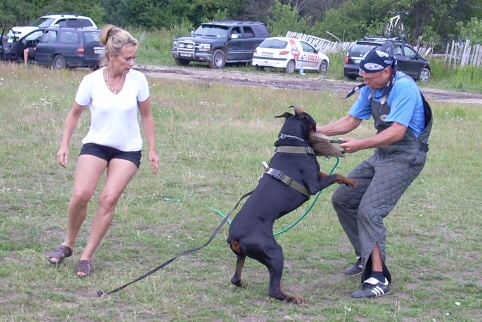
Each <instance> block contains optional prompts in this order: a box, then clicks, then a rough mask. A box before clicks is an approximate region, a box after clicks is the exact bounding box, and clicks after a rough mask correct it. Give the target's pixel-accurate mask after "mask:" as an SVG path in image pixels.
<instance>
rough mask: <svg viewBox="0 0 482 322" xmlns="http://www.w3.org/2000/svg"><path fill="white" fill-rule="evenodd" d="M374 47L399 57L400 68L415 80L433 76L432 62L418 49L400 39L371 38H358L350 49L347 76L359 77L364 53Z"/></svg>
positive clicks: (345, 73) (347, 58) (346, 61)
mask: <svg viewBox="0 0 482 322" xmlns="http://www.w3.org/2000/svg"><path fill="white" fill-rule="evenodd" d="M373 48H379V49H380V50H382V51H385V52H387V53H389V54H391V55H393V56H395V57H396V58H397V63H398V70H400V71H402V72H404V73H405V74H407V75H409V76H410V77H412V78H413V79H414V80H420V81H428V80H429V79H430V76H431V73H432V72H431V69H430V63H429V61H428V60H427V59H425V58H423V57H421V56H420V55H419V54H418V53H417V51H416V50H415V49H414V48H413V47H412V46H410V45H409V44H406V43H405V42H403V41H401V40H398V39H387V38H369V37H365V38H364V39H362V40H357V41H356V42H355V43H354V44H353V45H352V46H351V47H350V49H349V50H348V53H347V55H346V57H345V65H344V68H343V74H344V76H345V77H346V78H349V79H356V78H357V77H359V71H360V70H359V64H360V61H361V59H362V57H363V55H364V54H365V53H366V52H368V51H370V50H371V49H373Z"/></svg>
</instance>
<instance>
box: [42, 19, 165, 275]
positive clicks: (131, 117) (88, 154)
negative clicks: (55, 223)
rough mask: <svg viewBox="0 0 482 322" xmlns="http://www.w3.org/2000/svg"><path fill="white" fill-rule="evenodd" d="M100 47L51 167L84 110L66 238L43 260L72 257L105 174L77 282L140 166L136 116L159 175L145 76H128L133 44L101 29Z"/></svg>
mask: <svg viewBox="0 0 482 322" xmlns="http://www.w3.org/2000/svg"><path fill="white" fill-rule="evenodd" d="M100 41H101V43H102V44H103V45H104V53H103V56H102V59H101V66H103V68H101V69H99V70H97V71H95V72H93V73H91V74H89V75H87V76H85V77H84V79H83V80H82V82H81V83H80V86H79V89H78V91H77V95H76V96H75V101H74V104H73V106H72V109H71V110H70V112H69V114H68V115H67V118H66V120H65V124H64V130H63V136H62V142H61V144H60V149H59V151H58V153H57V162H58V163H59V164H60V165H61V166H62V167H64V168H65V167H66V166H67V161H68V158H69V141H70V138H71V137H72V135H73V133H74V131H75V129H76V127H77V124H78V121H79V119H80V116H81V115H82V112H83V111H84V110H85V107H86V106H89V108H90V112H91V124H90V128H89V132H88V133H87V135H86V137H85V138H84V139H83V140H82V143H83V147H82V150H81V152H80V156H79V158H78V161H77V166H76V170H75V181H74V187H73V193H72V197H71V199H70V202H69V205H68V215H67V232H66V237H65V240H64V242H63V243H62V244H61V245H60V246H59V248H57V249H56V250H54V251H53V252H52V253H51V254H50V255H49V257H48V261H49V262H50V263H51V264H54V265H58V264H60V263H62V261H63V260H64V259H65V258H66V257H70V256H72V254H73V249H74V246H75V239H76V237H77V234H78V232H79V230H80V227H81V226H82V224H83V222H84V220H85V218H86V216H87V204H88V202H89V200H90V199H91V198H92V196H93V194H94V191H95V189H96V187H97V185H98V183H99V180H100V178H101V176H102V174H103V173H104V171H105V170H106V169H108V170H107V176H106V180H105V183H104V187H103V188H102V192H101V194H100V197H99V208H98V209H97V212H96V214H95V216H94V219H93V221H92V227H91V229H90V233H89V237H88V240H87V245H86V247H85V249H84V252H83V253H82V256H81V257H80V262H79V264H78V266H77V275H78V276H79V277H84V276H88V275H90V274H91V273H92V272H93V266H92V262H91V260H92V257H93V255H94V252H95V250H96V248H97V246H99V244H100V242H101V241H102V239H103V238H104V236H105V234H106V233H107V230H108V229H109V226H110V224H111V222H112V219H113V217H114V211H115V207H116V205H117V202H118V200H119V198H120V196H121V194H122V192H123V191H124V189H125V188H126V187H127V185H128V184H129V182H130V180H131V179H132V178H133V177H134V175H135V174H136V172H137V169H138V168H139V165H140V160H141V149H142V137H141V133H140V127H139V122H138V118H137V113H138V111H139V112H140V115H141V121H142V126H143V129H144V135H145V138H146V141H147V144H148V149H149V150H148V158H149V164H150V168H151V170H152V173H156V172H157V170H158V169H159V156H158V154H157V151H156V143H155V125H154V119H153V116H152V111H151V107H150V100H149V87H148V84H147V80H146V78H145V76H144V75H143V74H142V73H140V72H138V71H136V70H132V69H131V68H132V66H134V59H135V58H136V54H137V45H138V41H137V40H136V39H135V38H134V37H132V35H131V34H130V33H129V32H127V31H125V30H123V29H120V28H117V27H115V26H112V25H107V26H106V27H104V28H103V30H102V32H101V35H100Z"/></svg>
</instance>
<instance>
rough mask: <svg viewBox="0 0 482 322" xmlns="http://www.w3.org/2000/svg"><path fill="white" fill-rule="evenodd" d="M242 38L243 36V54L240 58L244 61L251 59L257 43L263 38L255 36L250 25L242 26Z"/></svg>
mask: <svg viewBox="0 0 482 322" xmlns="http://www.w3.org/2000/svg"><path fill="white" fill-rule="evenodd" d="M243 38H244V44H243V47H244V48H243V56H242V58H241V59H242V60H245V61H250V60H251V59H253V53H254V50H255V49H256V47H258V45H259V44H261V43H262V42H263V39H260V38H257V37H256V36H255V33H254V30H253V28H251V27H250V26H244V27H243Z"/></svg>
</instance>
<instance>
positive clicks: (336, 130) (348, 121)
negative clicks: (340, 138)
mask: <svg viewBox="0 0 482 322" xmlns="http://www.w3.org/2000/svg"><path fill="white" fill-rule="evenodd" d="M361 121H362V120H360V119H357V118H356V117H353V116H351V115H349V114H348V115H347V116H345V117H342V118H341V119H339V120H338V121H335V122H333V123H330V124H327V125H324V126H317V127H316V132H318V133H322V134H324V135H327V136H333V135H340V134H346V133H348V132H351V131H353V130H354V129H356V128H357V127H358V125H360V123H361Z"/></svg>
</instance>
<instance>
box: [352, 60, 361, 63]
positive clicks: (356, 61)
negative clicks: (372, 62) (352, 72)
mask: <svg viewBox="0 0 482 322" xmlns="http://www.w3.org/2000/svg"><path fill="white" fill-rule="evenodd" d="M353 62H354V63H355V64H359V63H360V62H361V59H353Z"/></svg>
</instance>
